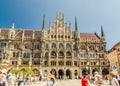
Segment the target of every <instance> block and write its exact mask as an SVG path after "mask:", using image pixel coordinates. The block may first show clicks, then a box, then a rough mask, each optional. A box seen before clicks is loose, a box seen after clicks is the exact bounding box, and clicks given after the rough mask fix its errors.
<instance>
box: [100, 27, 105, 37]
mask: <svg viewBox="0 0 120 86" xmlns="http://www.w3.org/2000/svg"><path fill="white" fill-rule="evenodd" d="M103 36H105V33H104V31H103V26H102V25H101V37H103Z"/></svg>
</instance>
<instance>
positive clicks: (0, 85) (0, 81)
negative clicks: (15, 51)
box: [0, 69, 7, 86]
mask: <svg viewBox="0 0 120 86" xmlns="http://www.w3.org/2000/svg"><path fill="white" fill-rule="evenodd" d="M6 73H7V72H6V70H5V69H3V70H2V74H0V86H6V85H7V79H6Z"/></svg>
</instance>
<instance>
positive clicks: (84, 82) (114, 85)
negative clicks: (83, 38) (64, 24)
mask: <svg viewBox="0 0 120 86" xmlns="http://www.w3.org/2000/svg"><path fill="white" fill-rule="evenodd" d="M38 80H39V81H41V80H43V79H42V76H39V78H37V77H36V76H28V77H24V76H23V75H19V76H17V75H15V74H14V73H9V74H7V73H6V71H5V70H2V71H1V73H0V86H24V85H25V84H34V83H35V82H36V81H38ZM45 80H46V81H47V85H46V86H58V79H57V78H56V77H55V75H54V74H50V75H48V76H47V77H46V79H45ZM103 80H104V81H105V80H107V81H110V84H111V86H119V82H120V80H119V76H118V75H117V74H116V72H114V71H112V72H110V73H109V74H108V75H106V76H102V75H100V74H99V73H98V72H97V71H95V72H94V73H93V75H92V76H90V75H89V74H84V75H83V76H82V77H81V85H80V86H93V84H94V85H96V86H102V85H104V81H103ZM60 81H61V80H60ZM16 82H17V83H16Z"/></svg>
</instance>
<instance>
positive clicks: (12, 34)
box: [9, 24, 15, 39]
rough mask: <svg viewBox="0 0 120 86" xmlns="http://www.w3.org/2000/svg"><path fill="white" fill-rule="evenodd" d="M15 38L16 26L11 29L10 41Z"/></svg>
mask: <svg viewBox="0 0 120 86" xmlns="http://www.w3.org/2000/svg"><path fill="white" fill-rule="evenodd" d="M14 37H15V27H14V24H13V25H12V27H11V28H10V29H9V39H13V38H14Z"/></svg>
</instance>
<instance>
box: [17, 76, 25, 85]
mask: <svg viewBox="0 0 120 86" xmlns="http://www.w3.org/2000/svg"><path fill="white" fill-rule="evenodd" d="M18 86H24V82H23V75H20V76H19V82H18Z"/></svg>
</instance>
